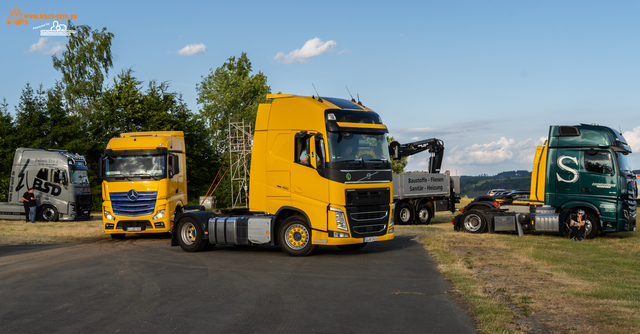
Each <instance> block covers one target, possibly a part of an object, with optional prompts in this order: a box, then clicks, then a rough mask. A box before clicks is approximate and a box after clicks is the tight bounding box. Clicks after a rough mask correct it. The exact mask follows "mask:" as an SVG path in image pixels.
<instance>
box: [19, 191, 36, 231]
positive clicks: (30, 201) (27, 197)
mask: <svg viewBox="0 0 640 334" xmlns="http://www.w3.org/2000/svg"><path fill="white" fill-rule="evenodd" d="M38 198H39V197H36V196H35V195H34V194H33V188H29V191H27V192H26V193H24V195H22V201H23V203H24V205H25V207H26V206H28V207H29V218H30V219H31V223H33V224H35V223H36V211H37V210H38V202H37V200H38ZM25 214H26V212H25ZM28 222H29V221H28V220H27V223H28Z"/></svg>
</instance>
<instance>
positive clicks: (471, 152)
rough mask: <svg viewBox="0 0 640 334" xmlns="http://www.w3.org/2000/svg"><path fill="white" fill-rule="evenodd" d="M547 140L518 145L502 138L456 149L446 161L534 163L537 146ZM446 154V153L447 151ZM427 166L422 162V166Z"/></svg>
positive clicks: (462, 163)
mask: <svg viewBox="0 0 640 334" xmlns="http://www.w3.org/2000/svg"><path fill="white" fill-rule="evenodd" d="M545 139H546V138H540V139H539V140H538V141H536V140H533V139H527V140H524V141H521V142H518V143H516V141H515V140H514V139H507V138H505V137H501V138H500V140H498V141H494V142H491V143H487V144H473V145H471V146H469V147H465V148H462V149H459V148H458V147H455V148H454V149H453V150H451V152H448V155H446V156H445V161H446V162H447V163H448V164H452V165H494V164H501V163H505V162H515V163H532V162H533V157H534V155H535V153H536V146H538V145H542V144H543V143H544V140H545ZM445 152H446V151H445ZM423 164H425V165H426V164H427V162H421V163H420V166H422V165H423Z"/></svg>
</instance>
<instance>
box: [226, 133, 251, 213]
mask: <svg viewBox="0 0 640 334" xmlns="http://www.w3.org/2000/svg"><path fill="white" fill-rule="evenodd" d="M252 143H253V135H252V132H251V125H250V124H245V123H244V121H240V122H229V172H230V175H231V206H232V208H247V207H249V183H248V181H249V167H250V162H251V144H252Z"/></svg>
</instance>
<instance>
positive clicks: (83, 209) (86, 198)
mask: <svg viewBox="0 0 640 334" xmlns="http://www.w3.org/2000/svg"><path fill="white" fill-rule="evenodd" d="M92 206H93V195H92V194H86V195H76V207H75V209H76V217H77V219H82V218H88V217H91V208H92Z"/></svg>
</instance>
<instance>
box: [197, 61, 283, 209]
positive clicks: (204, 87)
mask: <svg viewBox="0 0 640 334" xmlns="http://www.w3.org/2000/svg"><path fill="white" fill-rule="evenodd" d="M210 71H211V72H210V73H209V74H208V75H207V76H206V77H202V82H201V83H200V84H198V85H197V86H196V91H197V93H198V98H197V102H198V104H202V108H201V109H200V115H201V116H202V117H203V118H204V119H205V120H206V122H207V126H208V128H209V131H210V133H211V137H212V142H213V150H214V157H215V158H217V160H216V165H219V166H222V167H221V168H220V169H221V171H220V174H222V173H224V171H225V170H226V169H227V166H228V165H229V154H228V145H229V144H228V141H227V140H228V137H229V122H230V121H233V122H237V121H244V123H245V124H248V125H251V128H252V129H254V128H255V122H256V115H257V113H258V105H259V104H260V103H265V102H267V96H266V95H267V94H269V93H270V92H271V87H269V86H268V85H267V77H266V76H265V75H264V74H262V72H260V71H259V72H258V73H256V74H253V75H252V74H251V62H250V61H249V58H248V57H247V54H246V53H245V52H243V53H242V54H241V55H240V57H239V58H237V59H236V57H235V56H232V57H230V58H229V59H228V60H227V62H225V63H224V64H222V66H220V67H218V68H217V69H216V70H215V71H213V70H210ZM214 176H215V174H214V175H212V176H211V178H212V179H213V177H214ZM228 178H229V174H227V180H226V181H223V182H222V183H221V184H220V187H219V188H218V190H217V191H216V196H217V198H218V203H219V206H221V207H229V206H230V205H231V197H230V196H231V195H230V185H229V180H228ZM211 181H213V180H211Z"/></svg>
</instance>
